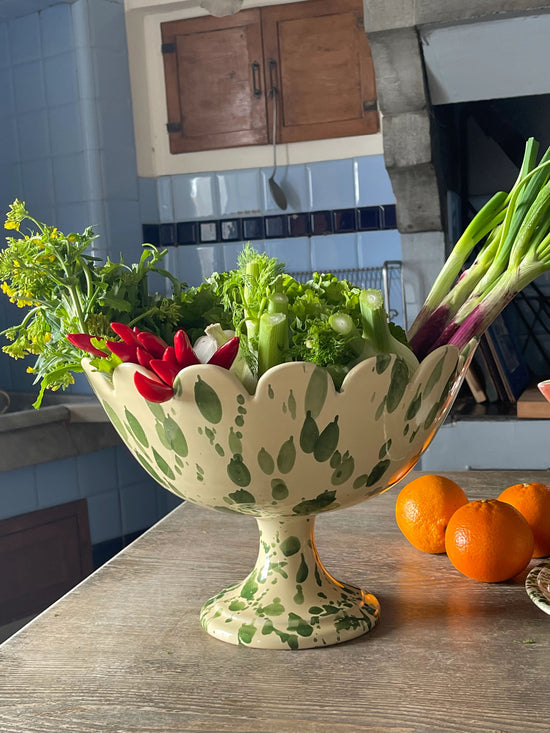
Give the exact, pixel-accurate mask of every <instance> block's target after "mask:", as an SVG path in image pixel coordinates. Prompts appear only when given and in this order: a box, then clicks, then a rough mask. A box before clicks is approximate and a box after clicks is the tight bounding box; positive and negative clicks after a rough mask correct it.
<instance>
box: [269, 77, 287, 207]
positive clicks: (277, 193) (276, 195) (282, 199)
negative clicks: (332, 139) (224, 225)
mask: <svg viewBox="0 0 550 733" xmlns="http://www.w3.org/2000/svg"><path fill="white" fill-rule="evenodd" d="M271 96H272V97H273V173H272V174H271V176H270V177H269V178H268V181H267V182H268V184H269V190H270V191H271V195H272V197H273V200H274V201H275V203H276V204H277V206H278V207H279V208H280V209H282V210H283V211H284V210H285V209H286V207H287V206H288V202H287V200H286V194H285V192H284V191H283V189H282V188H281V187H280V186H279V184H278V183H277V182H276V181H275V173H276V172H277V87H275V86H272V87H271Z"/></svg>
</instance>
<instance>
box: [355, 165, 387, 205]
mask: <svg viewBox="0 0 550 733" xmlns="http://www.w3.org/2000/svg"><path fill="white" fill-rule="evenodd" d="M353 167H354V179H355V205H356V206H376V205H377V204H381V205H383V204H392V203H394V202H395V196H394V194H393V189H392V187H391V181H390V177H389V175H388V172H387V170H386V166H385V163H384V156H383V155H366V156H362V157H360V158H355V159H354V161H353Z"/></svg>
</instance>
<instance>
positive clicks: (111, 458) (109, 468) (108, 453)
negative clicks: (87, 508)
mask: <svg viewBox="0 0 550 733" xmlns="http://www.w3.org/2000/svg"><path fill="white" fill-rule="evenodd" d="M76 470H77V477H78V489H79V492H78V495H79V496H80V497H83V498H85V497H87V496H93V495H94V494H101V493H103V492H105V491H114V490H116V489H117V487H118V473H117V461H116V449H115V448H105V449H104V450H101V451H94V452H93V453H83V454H82V455H79V456H77V458H76Z"/></svg>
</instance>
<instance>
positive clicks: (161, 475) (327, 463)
mask: <svg viewBox="0 0 550 733" xmlns="http://www.w3.org/2000/svg"><path fill="white" fill-rule="evenodd" d="M84 368H85V371H86V374H87V377H88V379H89V381H90V383H91V385H92V387H93V389H94V391H95V393H96V394H97V396H98V398H99V400H100V401H101V403H102V405H103V407H104V408H105V411H106V412H107V415H108V416H109V418H110V420H111V421H112V423H113V425H114V427H115V428H116V429H117V431H118V432H119V434H120V436H121V437H122V439H123V440H124V442H125V443H126V445H127V446H128V448H129V449H130V451H131V452H132V453H133V454H134V456H135V457H136V458H137V460H138V461H139V462H140V463H141V465H142V466H143V467H144V468H145V469H146V470H147V471H148V472H149V474H150V475H151V476H153V477H154V478H155V479H156V480H157V481H158V483H159V484H161V485H162V486H163V487H164V488H166V489H168V490H169V491H172V492H174V493H175V494H177V495H178V496H180V497H182V498H185V499H187V500H188V501H192V502H196V503H197V504H201V505H203V506H205V507H210V508H212V509H219V510H223V511H228V512H238V513H241V514H249V515H251V516H253V517H255V518H256V519H257V521H258V525H259V530H260V549H259V555H258V560H257V563H256V566H255V567H254V569H253V570H252V571H251V573H250V574H249V575H248V577H247V578H245V579H244V580H243V581H242V582H240V583H237V584H235V585H233V586H231V587H229V588H227V589H225V590H223V591H221V592H220V593H219V594H218V595H217V596H215V597H214V598H212V599H210V600H209V601H207V602H206V603H205V605H204V606H203V608H202V610H201V616H200V618H201V623H202V625H203V627H204V628H205V629H206V631H207V632H208V633H210V634H212V635H213V636H215V637H217V638H219V639H222V640H224V641H227V642H231V643H234V644H246V645H249V646H256V647H264V648H283V649H297V648H304V647H312V646H324V645H327V644H333V643H336V642H339V641H344V640H346V639H350V638H353V637H355V636H359V635H360V634H363V633H365V632H366V631H369V630H370V629H371V628H372V627H373V626H374V624H375V623H376V621H377V619H378V615H379V605H378V602H377V600H376V598H375V597H374V596H373V595H370V594H369V593H366V592H365V591H363V590H361V589H359V588H356V587H354V586H351V585H347V584H344V583H340V582H338V581H337V580H335V579H334V578H333V577H332V576H331V575H330V574H329V573H328V572H327V571H326V570H325V568H324V567H323V565H322V564H321V562H320V560H319V557H318V555H317V551H316V549H315V543H314V538H313V524H314V518H315V515H317V514H319V513H322V512H326V511H331V510H333V509H339V508H342V507H346V506H350V505H352V504H356V503H357V502H360V501H364V500H365V499H369V498H370V497H372V496H375V495H376V494H379V493H381V492H382V491H385V490H386V489H388V488H389V487H390V486H392V485H393V484H395V483H396V482H397V481H399V480H400V479H401V478H403V477H404V476H405V475H406V474H407V473H408V472H409V471H410V470H411V469H412V468H413V467H414V465H415V464H416V462H417V460H418V458H419V457H420V455H421V454H422V452H423V451H424V450H425V449H426V447H427V446H428V444H429V443H430V441H431V440H432V438H433V436H434V435H435V433H436V431H437V429H438V428H439V426H440V425H441V423H442V422H443V420H444V419H445V417H446V415H447V413H448V411H449V409H450V407H451V405H452V402H453V400H454V397H455V396H456V393H457V391H458V389H459V387H460V384H461V382H462V377H463V374H464V371H465V364H464V358H463V357H461V356H459V354H458V351H457V349H456V348H455V347H453V346H446V347H442V348H440V349H437V350H436V351H434V352H433V353H432V354H430V355H429V356H428V357H427V358H426V359H425V360H424V361H423V362H422V364H421V365H420V367H419V369H418V370H417V372H416V373H415V374H414V376H413V378H412V379H411V381H410V382H409V381H408V380H407V371H406V367H405V366H404V363H403V362H402V361H401V360H400V359H396V358H395V357H393V356H392V357H389V356H385V357H377V358H373V359H369V360H367V361H364V362H362V363H360V364H359V365H358V366H356V367H355V368H354V369H353V370H352V371H351V372H350V373H349V374H348V375H347V377H346V379H345V381H344V384H343V386H342V388H341V391H340V392H337V391H336V390H335V389H334V386H333V383H332V381H331V379H330V377H329V376H328V373H327V372H326V371H325V370H324V369H321V368H319V367H317V366H315V365H314V364H310V363H303V362H300V363H288V364H282V365H280V366H277V367H275V368H273V369H271V370H269V371H268V372H266V374H264V375H263V377H262V378H261V379H260V381H259V383H258V386H257V390H256V393H255V394H254V395H249V394H248V393H247V392H246V390H245V389H244V388H243V385H242V384H241V383H240V382H239V381H238V380H237V379H236V378H235V377H234V376H233V374H231V373H230V372H228V371H226V370H224V369H221V368H219V367H214V366H211V365H210V366H209V365H202V364H201V365H198V366H191V367H188V368H186V369H184V370H182V371H181V372H180V373H179V375H178V377H177V378H176V382H175V383H174V387H175V395H174V397H173V398H172V399H170V400H169V401H167V402H164V403H162V404H153V403H149V402H147V401H146V400H145V399H144V398H143V397H141V396H140V395H139V394H138V392H137V391H136V389H135V387H134V382H133V375H134V372H135V371H136V370H141V371H144V370H143V369H142V367H139V366H137V365H134V364H122V365H120V366H119V367H117V369H115V371H114V373H113V380H112V382H111V381H110V380H108V379H107V378H105V376H104V375H103V374H101V373H98V372H95V371H94V370H93V369H92V368H91V367H90V364H89V362H88V361H87V360H84Z"/></svg>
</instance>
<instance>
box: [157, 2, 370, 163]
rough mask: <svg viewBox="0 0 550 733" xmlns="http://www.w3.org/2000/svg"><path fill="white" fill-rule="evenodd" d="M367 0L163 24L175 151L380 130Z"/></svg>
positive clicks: (294, 5) (296, 5) (305, 4)
mask: <svg viewBox="0 0 550 733" xmlns="http://www.w3.org/2000/svg"><path fill="white" fill-rule="evenodd" d="M362 16H363V3H362V0H308V2H302V3H290V4H286V5H274V6H268V7H263V8H255V9H251V10H245V11H241V12H239V13H237V14H236V15H232V16H228V17H225V18H214V17H211V16H208V17H201V18H193V19H189V20H181V21H171V22H169V23H162V24H161V32H162V43H163V47H162V50H163V58H164V68H165V80H166V98H167V109H168V124H167V130H168V134H169V136H170V150H171V152H172V153H185V152H191V151H198V150H211V149H216V148H227V147H236V146H244V145H259V144H266V143H268V142H271V141H272V122H273V116H272V115H273V98H274V94H273V89H275V90H276V95H275V96H276V98H277V103H278V109H277V142H282V143H287V142H300V141H304V140H318V139H322V138H334V137H344V136H348V135H367V134H371V133H374V132H377V131H378V129H379V119H378V112H377V108H376V88H375V82H374V69H373V64H372V58H371V54H370V49H369V44H368V41H367V38H366V35H365V31H364V27H363V17H362Z"/></svg>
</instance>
